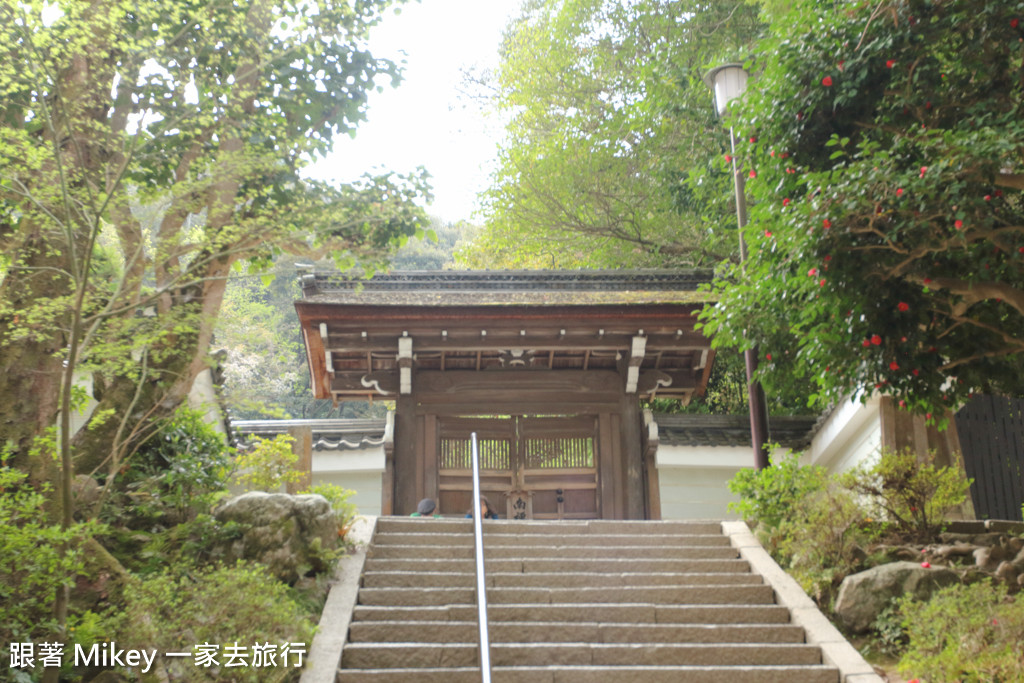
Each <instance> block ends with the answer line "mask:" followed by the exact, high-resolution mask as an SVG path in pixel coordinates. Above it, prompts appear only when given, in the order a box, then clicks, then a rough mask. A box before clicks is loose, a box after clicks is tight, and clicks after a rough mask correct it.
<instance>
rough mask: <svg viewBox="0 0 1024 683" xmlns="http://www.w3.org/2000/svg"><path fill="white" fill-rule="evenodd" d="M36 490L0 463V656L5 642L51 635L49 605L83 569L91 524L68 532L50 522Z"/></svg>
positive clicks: (6, 655) (7, 644)
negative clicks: (60, 590)
mask: <svg viewBox="0 0 1024 683" xmlns="http://www.w3.org/2000/svg"><path fill="white" fill-rule="evenodd" d="M48 494H49V488H44V489H43V490H42V492H40V491H37V490H35V489H33V488H32V487H31V486H29V485H28V484H27V482H26V475H25V474H24V473H23V472H20V471H19V470H15V469H13V468H10V467H8V466H7V465H6V464H0V558H3V561H0V658H2V661H5V662H8V661H10V657H9V652H8V648H9V647H10V643H21V642H29V641H31V640H33V639H41V638H44V637H51V636H52V634H53V632H54V629H55V627H56V622H55V621H54V619H53V603H54V600H55V599H56V594H57V590H58V589H59V588H60V587H61V586H70V585H73V584H74V581H75V576H76V575H77V574H78V573H79V572H80V571H82V568H83V566H84V561H83V550H82V545H83V542H84V540H85V539H86V538H87V537H88V536H89V534H91V533H92V532H93V531H95V529H96V526H97V525H95V524H94V523H90V524H76V525H74V526H72V527H70V528H69V529H63V528H62V527H61V526H60V525H57V524H51V523H50V521H49V519H48V518H47V515H46V511H45V509H44V505H45V502H46V495H48Z"/></svg>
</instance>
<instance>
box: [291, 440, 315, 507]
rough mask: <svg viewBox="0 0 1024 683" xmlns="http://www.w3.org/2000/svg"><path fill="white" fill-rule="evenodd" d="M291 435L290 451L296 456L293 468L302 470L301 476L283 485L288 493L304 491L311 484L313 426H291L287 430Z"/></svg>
mask: <svg viewBox="0 0 1024 683" xmlns="http://www.w3.org/2000/svg"><path fill="white" fill-rule="evenodd" d="M288 434H289V435H290V436H291V437H292V439H293V441H292V453H295V455H297V456H298V460H296V461H295V469H297V470H298V471H299V472H302V478H301V479H299V480H298V481H297V482H290V483H288V484H287V485H286V486H285V490H286V491H288V493H292V494H294V493H298V492H299V491H305V490H306V489H308V488H309V487H310V486H312V485H313V428H312V427H292V428H290V429H289V430H288Z"/></svg>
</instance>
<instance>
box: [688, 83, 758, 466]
mask: <svg viewBox="0 0 1024 683" xmlns="http://www.w3.org/2000/svg"><path fill="white" fill-rule="evenodd" d="M704 82H705V83H707V85H708V87H709V88H711V89H712V90H713V91H714V93H715V107H716V109H717V111H718V114H719V116H721V115H722V114H724V113H725V110H726V107H728V106H729V103H730V102H732V101H733V100H734V99H736V98H737V97H739V96H740V95H742V94H743V93H744V91H746V89H747V72H746V71H745V70H744V69H743V67H742V66H741V65H739V64H723V65H722V66H718V67H715V68H714V69H712V70H711V71H709V72H708V73H706V74H705V75H704ZM729 146H730V149H731V151H732V155H731V156H732V177H733V181H734V182H735V187H736V222H737V223H738V224H739V233H740V263H741V264H744V263H746V261H747V242H746V240H745V239H743V227H744V226H745V225H746V224H747V200H746V197H745V196H744V193H743V188H744V182H745V181H744V180H743V175H742V174H741V173H740V169H739V165H738V164H737V163H736V134H735V132H734V131H733V129H732V127H731V126H730V127H729ZM757 356H758V354H757V349H756V348H754V349H747V350H746V351H744V352H743V360H744V362H745V365H746V367H747V402H748V403H749V405H750V441H751V445H752V446H753V449H754V466H755V467H757V469H759V470H760V469H764V468H765V467H768V449H767V448H766V447H765V442H766V441H767V440H768V408H767V405H766V403H765V398H764V389H762V388H761V383H760V382H757V381H755V380H754V374H755V373H756V372H757Z"/></svg>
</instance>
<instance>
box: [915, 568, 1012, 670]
mask: <svg viewBox="0 0 1024 683" xmlns="http://www.w3.org/2000/svg"><path fill="white" fill-rule="evenodd" d="M900 611H901V613H902V615H903V628H904V630H905V632H906V634H907V638H908V645H907V650H906V653H905V654H904V655H903V657H902V658H901V659H900V664H899V670H900V673H902V674H903V675H905V676H911V675H912V676H917V677H918V678H920V680H922V681H927V682H928V683H936V682H942V681H963V682H968V683H1009V682H1010V681H1016V682H1019V681H1022V680H1024V673H1022V672H1024V654H1022V653H1024V651H1022V650H1021V643H1024V602H1022V601H1021V600H1020V599H1019V598H1018V599H1014V598H1011V597H1007V595H1006V589H1005V588H1004V587H1002V586H997V585H993V584H992V583H991V582H989V581H982V582H979V583H975V584H972V585H957V586H950V587H949V588H945V589H943V590H941V591H939V592H938V593H936V594H935V595H933V596H932V599H931V600H929V601H928V602H914V601H912V600H910V599H908V598H904V599H903V600H902V601H901V602H900Z"/></svg>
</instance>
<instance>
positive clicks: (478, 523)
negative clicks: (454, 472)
mask: <svg viewBox="0 0 1024 683" xmlns="http://www.w3.org/2000/svg"><path fill="white" fill-rule="evenodd" d="M469 438H470V442H471V445H472V449H471V450H472V456H473V506H472V508H471V509H472V510H473V538H474V540H475V541H476V609H477V623H478V624H479V627H480V680H481V681H482V682H483V683H491V640H490V636H489V635H488V633H487V579H486V577H485V576H484V524H483V518H482V517H481V515H480V452H479V450H478V448H477V441H476V432H473V433H472V434H470V437H469Z"/></svg>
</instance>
